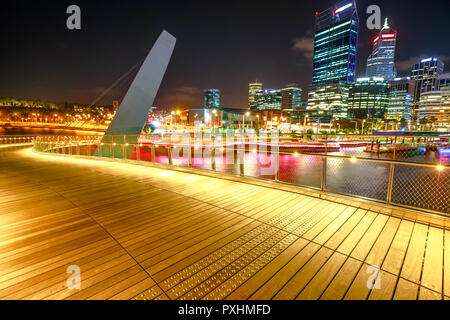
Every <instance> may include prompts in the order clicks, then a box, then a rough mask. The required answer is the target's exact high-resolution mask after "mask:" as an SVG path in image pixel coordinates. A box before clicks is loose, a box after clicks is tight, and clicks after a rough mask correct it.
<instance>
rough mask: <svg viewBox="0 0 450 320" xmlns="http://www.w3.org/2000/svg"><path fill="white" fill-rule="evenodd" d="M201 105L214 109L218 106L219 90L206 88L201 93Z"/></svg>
mask: <svg viewBox="0 0 450 320" xmlns="http://www.w3.org/2000/svg"><path fill="white" fill-rule="evenodd" d="M203 107H204V108H205V109H215V108H219V107H220V90H218V89H208V90H205V92H204V95H203Z"/></svg>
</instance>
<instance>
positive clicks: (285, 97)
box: [281, 83, 302, 109]
mask: <svg viewBox="0 0 450 320" xmlns="http://www.w3.org/2000/svg"><path fill="white" fill-rule="evenodd" d="M301 103H302V89H300V88H299V86H298V84H296V83H289V84H287V85H286V86H285V87H284V88H283V89H281V108H282V109H297V108H300V106H301Z"/></svg>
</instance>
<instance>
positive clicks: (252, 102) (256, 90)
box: [248, 82, 263, 110]
mask: <svg viewBox="0 0 450 320" xmlns="http://www.w3.org/2000/svg"><path fill="white" fill-rule="evenodd" d="M262 86H263V84H262V83H259V82H254V83H250V84H249V85H248V108H249V109H250V110H256V108H257V106H258V102H257V99H256V96H257V95H259V94H261V93H262V92H263V88H262Z"/></svg>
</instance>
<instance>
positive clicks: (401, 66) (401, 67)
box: [395, 54, 450, 71]
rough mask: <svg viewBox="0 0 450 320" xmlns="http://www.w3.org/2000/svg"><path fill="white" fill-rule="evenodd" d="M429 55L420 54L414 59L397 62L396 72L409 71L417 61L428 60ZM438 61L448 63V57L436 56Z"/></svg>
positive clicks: (449, 58)
mask: <svg viewBox="0 0 450 320" xmlns="http://www.w3.org/2000/svg"><path fill="white" fill-rule="evenodd" d="M428 57H430V55H426V54H420V55H419V56H416V57H410V58H408V59H405V60H399V61H396V62H395V67H396V68H397V70H398V71H410V70H411V67H412V66H413V65H414V64H416V63H417V62H418V61H420V60H422V59H424V58H428ZM438 59H439V60H441V61H444V62H450V56H438Z"/></svg>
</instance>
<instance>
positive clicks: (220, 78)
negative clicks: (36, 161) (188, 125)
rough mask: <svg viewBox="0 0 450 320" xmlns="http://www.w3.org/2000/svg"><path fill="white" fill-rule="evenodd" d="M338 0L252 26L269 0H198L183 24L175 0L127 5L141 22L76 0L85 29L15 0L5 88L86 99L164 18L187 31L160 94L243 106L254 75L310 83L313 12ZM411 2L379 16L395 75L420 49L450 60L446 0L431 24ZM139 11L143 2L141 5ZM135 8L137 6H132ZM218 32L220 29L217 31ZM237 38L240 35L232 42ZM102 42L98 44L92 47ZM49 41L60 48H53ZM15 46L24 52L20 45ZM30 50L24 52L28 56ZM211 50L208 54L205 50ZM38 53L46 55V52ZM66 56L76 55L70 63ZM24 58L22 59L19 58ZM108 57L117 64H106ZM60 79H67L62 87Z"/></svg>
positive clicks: (18, 93)
mask: <svg viewBox="0 0 450 320" xmlns="http://www.w3.org/2000/svg"><path fill="white" fill-rule="evenodd" d="M333 3H334V2H333V1H320V2H316V3H313V4H308V3H301V4H293V3H290V2H286V3H281V4H280V6H279V8H276V10H283V12H284V13H283V17H285V18H293V19H280V21H279V23H277V24H276V26H275V27H273V28H272V29H271V31H269V30H268V29H269V28H268V27H264V26H262V25H258V27H254V26H253V22H255V20H257V19H258V17H257V16H258V15H259V19H262V20H264V19H265V17H266V14H268V13H266V10H264V8H262V7H261V8H258V9H257V10H256V11H257V13H258V15H257V14H256V13H255V14H251V15H250V18H249V19H248V21H247V20H245V21H244V17H243V16H244V15H245V13H248V12H249V11H251V10H250V9H251V8H252V7H251V5H250V3H249V4H239V5H237V4H234V5H235V7H233V5H229V6H225V5H222V6H220V5H219V4H214V5H213V6H214V8H212V7H211V8H210V9H206V12H205V11H201V10H198V9H199V7H200V6H201V3H200V2H199V3H197V4H194V6H191V7H190V8H189V10H188V11H187V12H189V13H192V14H194V17H195V16H199V15H200V14H201V15H202V16H203V15H204V16H205V17H204V18H203V20H205V21H203V20H202V22H196V23H194V24H192V23H191V24H188V25H187V28H186V30H183V23H184V22H186V20H183V19H178V18H179V17H178V13H174V14H173V17H169V18H168V19H167V18H166V16H165V19H164V20H167V22H162V21H163V19H162V16H164V15H165V13H167V12H168V10H169V8H165V7H164V6H163V5H161V4H160V5H157V7H158V8H157V9H158V10H156V11H158V12H161V17H160V18H158V19H144V16H145V15H146V14H147V15H148V17H150V16H151V15H152V13H150V11H149V8H148V7H147V6H146V5H145V4H140V5H138V6H136V8H134V9H130V8H128V10H129V11H130V10H133V17H136V15H137V17H138V18H137V19H136V21H135V22H130V21H129V20H128V18H127V17H123V16H122V15H120V14H119V11H123V9H124V8H126V4H125V3H123V2H120V1H116V2H113V3H112V4H111V5H110V6H109V7H105V6H101V5H99V4H98V3H97V4H89V3H85V2H83V1H81V2H80V4H79V5H80V7H81V9H82V14H83V16H82V19H83V20H82V21H83V25H82V30H80V31H68V30H67V29H65V23H64V22H65V19H66V17H67V16H66V15H65V14H64V12H65V5H66V4H65V3H64V2H62V3H58V4H52V5H50V4H43V5H41V6H40V7H38V5H37V4H32V3H27V4H26V5H25V4H24V2H22V3H20V2H19V3H18V4H17V3H16V4H9V5H7V7H8V8H9V9H10V10H2V12H3V14H2V21H3V22H2V23H5V24H8V23H12V22H13V24H14V25H16V27H17V28H15V29H13V30H15V31H14V32H10V33H9V34H7V35H6V37H5V41H7V42H8V43H10V46H11V47H12V48H13V49H12V50H8V51H7V52H6V53H4V56H5V57H4V59H2V62H1V63H2V64H4V66H2V69H3V70H4V72H5V73H6V75H7V77H5V78H3V79H2V80H1V83H0V96H13V97H19V98H25V97H29V98H36V99H41V100H47V101H55V102H63V101H70V102H82V103H89V102H91V101H92V100H93V99H95V98H96V97H97V96H98V95H99V94H100V93H101V92H102V91H103V90H104V89H106V88H107V87H108V86H109V85H110V84H111V83H113V82H114V81H115V80H117V78H119V77H120V76H121V75H122V74H123V73H125V72H126V71H127V70H129V68H130V67H131V66H133V65H134V64H135V63H136V62H137V61H139V60H141V59H142V58H143V57H144V56H145V53H146V51H147V50H148V49H149V48H148V43H152V41H153V40H155V39H156V34H157V32H153V30H156V29H159V28H160V27H166V29H167V30H168V31H169V32H172V33H173V34H175V36H177V37H178V38H179V39H180V43H179V48H178V51H177V53H176V54H175V55H174V57H173V61H172V66H171V67H169V69H168V72H167V78H166V79H165V81H163V83H162V85H161V91H160V94H159V95H158V97H157V98H156V101H155V105H156V106H162V107H164V108H171V107H173V106H174V105H180V106H184V107H188V106H201V105H202V99H203V96H202V92H203V90H204V89H207V88H218V89H220V90H221V92H222V100H223V105H224V106H230V107H234V108H245V107H246V105H247V98H248V97H247V95H248V92H247V88H248V83H250V82H251V81H253V80H254V79H258V81H261V82H263V83H264V84H267V87H273V88H281V87H283V86H284V85H285V84H286V83H290V82H296V83H298V84H299V86H300V88H302V89H303V90H304V93H305V96H306V93H307V91H306V90H305V89H307V87H308V86H309V84H310V82H311V75H312V50H313V36H312V26H313V22H314V15H315V14H314V13H315V12H316V10H317V11H322V10H326V9H327V8H328V7H329V6H331V5H332V4H333ZM407 3H410V2H406V1H405V2H403V1H398V2H396V3H395V4H392V3H383V4H378V5H379V6H380V8H381V16H382V20H383V21H384V18H385V17H388V18H389V24H390V25H392V26H394V28H395V29H396V30H397V31H398V32H399V39H398V42H397V52H396V67H397V71H398V76H409V73H410V68H411V66H412V65H413V64H414V63H416V62H417V61H418V60H419V59H420V58H423V57H428V56H436V57H440V58H441V60H442V61H444V62H448V61H449V57H448V54H447V52H449V51H450V50H449V48H448V46H449V45H448V44H446V43H444V44H441V43H439V42H438V41H437V40H438V39H439V38H441V37H442V38H445V37H446V34H445V33H446V32H448V31H447V30H446V29H444V28H441V29H442V31H441V32H440V33H439V34H436V32H433V31H432V30H436V29H439V25H440V24H444V23H445V19H442V14H443V13H444V14H445V12H446V10H444V9H445V6H448V4H447V3H446V2H442V1H432V3H430V5H429V7H430V8H436V7H439V8H440V10H431V9H430V10H428V9H427V8H425V9H424V10H425V12H427V10H428V11H429V12H427V17H429V18H427V19H429V20H427V21H430V22H431V21H432V22H433V23H432V26H430V24H429V23H428V24H423V25H418V24H417V23H413V21H410V20H411V19H410V18H409V17H410V14H409V12H411V10H412V8H410V7H408V6H407V5H406V4H407ZM370 4H372V3H369V2H368V1H357V6H358V14H359V18H360V31H359V39H358V55H357V67H356V77H361V76H364V75H365V65H366V61H367V57H368V55H369V53H370V51H371V48H372V44H371V41H372V39H373V37H374V36H375V35H376V34H377V33H378V32H379V30H368V29H367V27H366V26H365V23H366V19H367V17H368V15H367V14H366V13H365V9H366V8H367V6H368V5H370ZM287 6H293V8H294V7H295V8H297V6H298V7H301V9H302V10H300V11H299V10H293V11H295V12H296V13H295V14H294V12H292V13H291V12H287V11H286V10H284V9H286V7H287ZM411 7H413V6H411ZM8 8H6V9H8ZM20 8H28V10H20ZM233 8H234V9H233ZM100 9H101V10H103V12H106V13H108V14H106V17H107V18H108V21H111V23H109V22H107V21H103V20H102V19H105V17H100V16H99V15H100V11H101V10H100ZM212 9H215V10H214V11H215V12H217V16H216V18H217V19H219V23H218V24H217V25H215V27H214V30H203V29H202V25H203V23H207V21H210V20H211V17H207V12H208V10H212ZM230 10H231V11H233V10H235V11H236V12H238V13H239V14H237V20H236V24H235V25H230V24H229V23H225V19H226V16H227V14H229V13H230ZM44 11H45V12H46V13H45V18H46V19H44V21H43V22H42V26H41V27H40V28H36V30H30V28H29V27H30V24H32V20H33V19H34V18H35V17H36V15H38V14H39V13H40V12H44ZM135 11H142V13H138V12H135ZM197 11H198V12H197ZM200 11H201V12H200ZM5 12H12V14H10V15H8V16H5V17H3V15H5ZM19 12H22V13H19ZM129 13H130V14H131V11H130V12H129ZM241 15H242V16H241ZM177 17H178V18H177ZM439 17H441V19H439ZM24 18H25V19H24ZM27 18H28V19H27ZM97 19H101V23H100V22H98V24H97V23H96V20H97ZM19 20H21V21H23V24H21V25H17V21H19ZM281 20H283V21H281ZM285 20H287V21H288V22H286V21H285ZM149 21H154V22H151V23H150V22H149ZM220 21H224V24H220ZM100 25H102V26H101V27H100ZM139 27H142V28H143V29H141V32H142V31H143V32H144V33H145V34H148V37H143V36H142V33H138V36H139V37H140V39H139V41H136V37H137V36H135V35H132V36H131V39H130V40H127V39H125V38H126V37H129V36H130V34H131V33H132V32H133V31H134V32H135V31H136V30H137V29H139ZM104 28H110V29H112V30H111V31H113V32H112V33H114V32H115V33H114V34H115V35H114V37H113V36H109V37H107V38H105V37H102V36H101V34H102V32H103V31H105V30H104ZM77 32H78V33H77ZM238 32H239V33H240V34H238ZM213 34H215V37H211V35H213ZM178 35H179V36H178ZM248 36H250V37H248ZM438 36H439V38H438ZM30 37H35V41H32V42H31V38H30ZM153 38H155V39H153ZM27 40H28V42H27ZM128 41H130V42H136V43H137V44H135V45H134V47H133V46H129V45H128ZM199 42H207V43H208V45H204V48H201V47H199V46H198V45H199ZM230 44H233V45H234V48H235V49H234V50H233V46H231V47H230ZM255 44H256V45H255ZM97 46H98V47H100V48H99V49H95V50H92V49H89V48H91V47H92V48H95V47H97ZM122 46H123V47H122ZM111 47H112V48H116V50H115V51H114V55H117V58H112V57H111V56H112V55H111V54H108V52H110V50H111ZM227 47H228V51H227ZM52 48H53V49H54V50H47V49H52ZM237 48H239V49H237ZM16 51H18V52H21V53H20V54H14V53H16ZM44 51H45V53H46V54H45V55H44ZM236 51H238V52H236ZM25 52H26V53H27V57H24V56H23V54H24V53H25ZM206 56H207V59H205V57H206ZM249 57H251V58H249ZM39 58H44V59H40V60H39ZM69 58H70V61H71V63H68V61H69ZM74 58H76V59H75V62H72V61H74ZM19 59H21V64H20V65H19V64H18V61H19ZM111 60H114V62H112V61H111ZM5 61H11V63H8V64H6V63H5ZM33 61H41V63H39V64H34V63H33ZM107 64H111V65H114V67H113V68H111V67H108V68H107V67H106V65H107ZM45 71H49V72H45ZM44 72H45V73H44ZM91 72H92V73H93V74H95V75H96V77H95V78H96V80H94V79H93V78H94V77H92V76H91ZM60 86H61V87H64V88H67V87H69V88H70V89H64V90H58V88H59V87H60ZM114 94H115V95H116V97H117V98H121V96H120V94H121V92H119V91H117V92H113V95H114Z"/></svg>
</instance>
